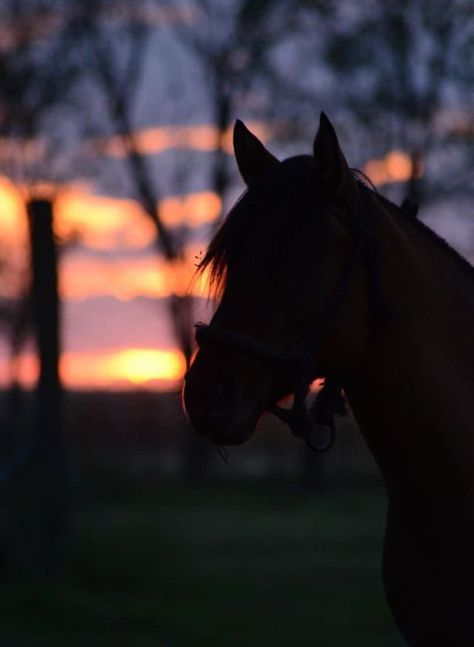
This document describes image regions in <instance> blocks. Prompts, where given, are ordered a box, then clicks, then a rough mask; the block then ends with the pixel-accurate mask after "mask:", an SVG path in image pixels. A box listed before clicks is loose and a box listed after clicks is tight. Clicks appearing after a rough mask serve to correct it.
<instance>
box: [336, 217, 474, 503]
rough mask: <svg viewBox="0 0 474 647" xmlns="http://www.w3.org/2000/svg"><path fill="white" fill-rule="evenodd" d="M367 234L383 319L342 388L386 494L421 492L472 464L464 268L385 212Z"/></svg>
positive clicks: (472, 349)
mask: <svg viewBox="0 0 474 647" xmlns="http://www.w3.org/2000/svg"><path fill="white" fill-rule="evenodd" d="M377 238H378V240H379V243H380V255H381V258H382V263H383V284H384V289H385V294H386V299H387V302H388V304H389V307H390V308H391V310H392V318H391V320H390V321H389V323H387V324H386V326H385V327H384V329H383V330H382V331H381V332H380V333H379V335H378V336H377V338H376V339H375V340H373V342H372V343H371V344H370V346H369V349H368V351H367V354H366V356H365V357H364V360H363V362H361V364H360V366H358V368H357V370H356V371H355V372H354V374H353V375H352V377H351V378H350V379H349V380H348V382H347V384H345V385H344V386H345V390H346V393H347V396H348V399H349V401H350V403H351V405H352V408H353V411H354V414H355V416H356V419H357V420H358V422H359V424H360V426H361V430H362V432H363V433H364V435H365V437H366V439H367V441H368V444H369V446H370V448H371V450H372V452H373V454H374V456H375V458H376V460H377V461H378V463H379V465H380V467H381V470H382V473H383V474H384V477H385V480H386V483H387V488H388V491H389V494H390V492H392V493H395V492H403V491H405V492H407V491H408V490H410V492H412V491H413V487H414V486H415V487H416V488H417V491H418V492H419V493H420V496H421V493H422V492H425V493H433V488H436V487H438V485H437V484H439V483H442V482H443V478H442V475H445V476H446V470H448V471H449V472H450V473H449V477H450V478H451V477H452V475H453V466H455V467H454V469H455V470H457V474H458V477H459V478H458V480H460V481H461V480H462V479H463V478H464V477H465V480H467V481H469V482H470V480H471V476H470V475H471V474H472V470H473V468H474V465H473V463H474V433H472V420H471V418H472V415H471V411H470V403H472V401H473V399H474V386H473V382H474V380H473V376H474V340H473V336H472V330H473V329H474V280H473V279H474V272H473V273H472V276H471V274H470V273H469V272H468V271H467V269H466V268H464V267H463V266H462V263H461V262H460V261H459V259H456V258H455V257H454V255H453V254H450V253H449V252H448V251H447V250H446V249H444V248H443V246H442V245H441V244H439V243H438V242H437V241H436V240H434V239H432V238H431V237H430V236H429V235H427V234H426V232H423V231H422V230H421V229H420V228H418V227H415V226H413V225H411V224H410V223H409V222H404V221H403V220H401V219H400V218H399V217H396V216H395V215H394V214H390V213H389V212H387V211H385V210H383V212H382V213H381V215H380V217H379V218H377ZM455 481H456V479H455ZM455 481H454V482H453V480H452V479H451V481H450V482H451V483H453V487H458V485H459V483H457V484H456V482H455ZM444 486H445V484H444Z"/></svg>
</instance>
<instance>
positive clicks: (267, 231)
mask: <svg viewBox="0 0 474 647" xmlns="http://www.w3.org/2000/svg"><path fill="white" fill-rule="evenodd" d="M302 160H304V169H305V170H306V171H309V173H308V172H303V173H301V170H302V168H303V164H302ZM282 169H283V171H282ZM279 171H280V172H279ZM313 171H314V165H313V162H312V158H311V157H310V156H307V155H301V156H297V157H293V158H290V159H288V160H285V161H284V162H282V163H281V164H280V165H279V166H277V167H276V168H275V169H274V170H272V172H270V173H269V174H268V175H267V176H266V177H265V178H263V181H262V182H260V183H258V184H257V186H256V187H252V189H251V190H249V189H247V190H246V191H244V193H243V194H242V195H241V196H240V198H239V199H238V200H237V202H236V203H235V205H234V206H233V207H232V209H231V210H230V212H229V214H228V215H227V217H226V218H225V220H224V221H223V223H222V224H221V226H220V228H219V230H218V231H217V232H216V234H215V235H214V237H213V238H212V240H211V242H210V243H209V246H208V248H207V250H206V252H205V254H204V257H203V258H202V260H201V261H200V263H199V264H198V266H197V273H198V274H202V273H203V272H204V271H205V270H209V292H210V294H211V295H212V296H214V297H220V296H221V295H222V293H223V290H224V288H225V286H226V284H227V281H228V267H229V263H232V261H233V259H234V258H235V256H236V255H237V254H238V252H239V248H240V242H241V241H242V239H243V237H244V236H245V235H247V234H248V232H249V228H251V226H252V223H251V219H253V220H254V222H255V223H256V227H259V226H260V231H255V232H252V235H253V236H255V237H259V236H260V237H261V236H265V237H266V239H267V240H268V239H269V238H271V237H273V239H274V240H270V241H269V242H270V243H271V245H270V246H273V248H274V249H280V253H275V254H274V255H273V257H272V258H271V259H270V260H271V262H272V263H273V265H272V266H271V267H267V268H265V267H262V266H264V265H265V263H259V264H257V266H256V267H255V271H258V270H260V271H267V272H269V273H273V272H274V271H275V270H276V263H277V262H279V264H280V266H281V264H282V263H281V260H282V259H281V246H282V245H286V247H285V250H284V251H285V253H288V254H291V250H290V247H291V245H290V244H289V242H288V238H291V237H292V236H294V235H295V233H297V232H296V231H295V230H296V227H297V224H298V221H299V217H298V216H300V215H302V216H305V215H307V214H308V212H313V213H314V209H315V207H316V206H317V204H320V210H319V211H320V214H318V215H321V216H322V215H324V214H327V213H330V212H331V208H330V203H329V202H328V200H327V198H326V197H325V196H324V194H323V193H322V192H321V189H320V187H319V184H318V182H317V176H315V175H311V173H312V172H313ZM350 171H351V173H352V175H353V176H354V179H355V180H356V182H357V185H358V188H359V193H360V194H361V195H362V196H363V197H366V198H367V197H368V198H369V200H364V201H363V202H364V205H367V204H372V205H373V207H374V208H375V206H376V204H377V203H379V205H380V206H382V208H384V209H385V210H386V211H388V212H389V213H390V214H391V215H393V216H394V217H395V218H396V219H399V220H401V221H402V222H403V223H406V224H407V226H409V227H412V228H413V229H415V230H417V231H419V232H420V233H421V234H422V235H423V236H424V237H426V238H427V239H429V240H430V241H432V242H433V243H434V244H435V245H437V246H438V247H439V248H440V249H441V250H442V251H443V252H444V253H445V254H447V255H448V256H449V257H451V258H452V259H453V260H454V261H455V262H456V264H457V265H458V266H459V267H460V268H461V269H462V270H463V272H465V273H466V274H467V275H468V276H469V277H470V278H471V279H473V280H474V267H473V266H472V265H471V264H470V263H469V261H467V260H466V259H465V258H464V257H463V256H461V254H459V253H458V252H457V251H456V250H455V249H454V248H453V247H451V245H450V244H449V243H448V242H446V240H445V239H444V238H442V237H441V236H440V235H439V234H437V233H436V232H435V231H433V230H432V229H431V228H430V227H428V226H427V225H425V224H424V223H423V222H422V221H421V220H419V219H418V218H413V217H412V216H411V215H410V214H408V213H406V211H405V210H403V209H402V208H400V207H399V206H397V205H396V204H394V203H393V202H391V201H390V200H389V199H388V198H385V197H384V196H383V195H381V194H380V193H379V192H378V191H377V189H376V187H375V186H374V185H373V183H372V182H371V181H370V179H369V178H368V177H367V176H366V175H365V174H364V173H363V172H362V171H360V170H358V169H350ZM315 177H316V182H315V179H314V178H315ZM275 182H277V184H278V186H279V187H281V188H283V189H284V190H283V191H281V192H278V200H273V202H272V200H271V198H272V196H273V195H274V190H272V185H273V186H274V184H275ZM295 187H297V190H295ZM269 196H270V198H269ZM262 205H264V206H265V208H262ZM252 206H253V207H255V210H259V214H258V216H259V217H258V218H254V215H255V214H254V213H253V211H254V209H252ZM289 213H292V218H288V214H289ZM261 219H263V220H264V222H263V224H262V223H261V222H260V221H261ZM322 220H323V218H320V217H316V218H312V221H314V226H315V228H316V227H317V226H318V221H319V222H320V221H322ZM306 233H307V232H306ZM313 233H315V232H311V236H310V237H308V236H306V235H305V236H301V240H300V242H301V244H302V245H304V244H310V242H311V238H312V235H313ZM308 238H309V240H308ZM278 239H280V240H278ZM278 245H280V248H278ZM293 248H294V249H293V254H294V257H295V258H293V260H295V259H296V261H299V262H300V263H301V262H302V261H304V257H305V255H304V252H303V251H302V250H301V249H300V248H299V247H298V246H297V245H294V246H293ZM313 257H314V254H313ZM287 260H288V258H287ZM290 260H291V259H290ZM296 287H297V285H295V284H293V288H296Z"/></svg>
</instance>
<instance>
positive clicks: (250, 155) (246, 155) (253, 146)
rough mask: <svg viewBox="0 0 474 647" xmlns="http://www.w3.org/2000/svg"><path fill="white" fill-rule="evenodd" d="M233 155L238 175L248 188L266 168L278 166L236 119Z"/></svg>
mask: <svg viewBox="0 0 474 647" xmlns="http://www.w3.org/2000/svg"><path fill="white" fill-rule="evenodd" d="M234 153H235V159H236V160H237V166H238V167H239V171H240V174H241V176H242V178H243V179H244V182H245V183H246V185H247V186H250V185H251V184H253V183H254V182H255V180H256V179H257V178H258V177H259V176H260V175H262V173H264V172H265V171H266V170H267V169H268V168H270V167H272V166H275V164H279V162H278V160H277V158H276V157H275V156H274V155H272V154H271V153H270V152H269V151H267V149H266V148H265V146H264V145H263V144H262V142H261V141H260V140H259V139H257V137H255V135H254V134H252V133H251V132H250V130H249V129H248V128H247V127H246V126H245V125H244V124H243V123H242V122H241V121H240V119H237V121H236V122H235V126H234Z"/></svg>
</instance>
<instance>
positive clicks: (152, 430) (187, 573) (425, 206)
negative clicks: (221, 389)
mask: <svg viewBox="0 0 474 647" xmlns="http://www.w3.org/2000/svg"><path fill="white" fill-rule="evenodd" d="M473 45H474V7H473V5H472V2H471V0H438V1H436V2H434V1H430V0H399V1H398V2H383V1H382V0H357V1H356V0H344V1H342V0H326V1H324V2H320V1H319V0H288V1H283V0H189V1H185V0H177V1H174V2H172V1H168V2H167V1H165V0H134V2H126V1H125V0H0V224H1V227H0V335H1V336H0V388H1V393H0V424H1V434H0V525H1V536H0V599H1V605H0V608H1V611H0V645H1V646H2V647H3V646H9V645H15V646H16V645H26V646H29V645H31V646H33V647H35V646H36V645H48V646H54V645H65V644H67V645H81V646H82V645H88V646H93V645H109V644H110V645H112V644H113V645H124V646H126V645H127V646H128V645H160V646H161V645H163V646H165V645H166V646H169V647H174V646H193V645H201V644H202V645H204V644H205V645H209V646H221V645H222V646H226V645H232V646H241V645H282V646H286V645H294V644H298V645H315V644H318V645H324V646H327V647H332V646H337V645H346V646H347V645H353V644H354V645H355V644H362V643H363V644H364V645H367V646H371V645H374V646H375V645H376V646H378V647H379V646H380V645H384V647H385V646H386V647H390V646H397V645H401V644H402V643H401V640H400V638H399V637H398V634H397V631H396V628H395V626H394V624H393V621H392V620H391V618H390V614H389V612H388V609H387V607H386V604H385V601H384V598H383V591H382V585H381V583H380V576H379V561H380V553H381V541H382V534H383V524H384V492H383V487H382V483H381V479H380V476H379V474H378V471H377V468H376V466H375V465H374V463H373V461H372V459H371V457H370V455H369V454H368V451H367V448H366V446H365V444H364V441H363V439H362V438H361V436H360V434H359V432H358V430H357V427H356V425H355V423H354V421H353V420H352V419H351V418H347V419H344V420H341V422H340V424H339V428H338V434H337V440H336V443H335V446H334V447H333V448H332V449H331V451H330V452H329V453H328V454H327V455H326V454H325V455H321V456H316V455H313V454H309V453H308V451H307V450H306V449H305V448H303V447H301V446H300V445H299V444H298V443H297V442H296V441H295V440H294V439H292V438H290V437H289V434H288V432H287V430H286V429H284V428H283V427H281V426H280V425H279V424H278V423H276V422H275V421H273V420H270V419H268V420H264V421H263V422H262V424H261V426H260V428H259V430H258V433H257V435H256V437H255V439H254V440H252V441H251V442H249V443H248V445H246V446H245V447H240V448H235V449H232V451H231V452H230V453H229V457H228V461H227V463H225V462H224V461H223V460H222V457H221V456H220V455H219V454H218V453H217V452H216V451H215V450H214V448H212V447H211V448H210V447H208V446H207V445H206V444H205V443H203V442H201V441H200V440H199V439H197V438H195V436H194V435H193V433H192V431H191V430H190V428H189V426H188V423H187V422H186V420H185V418H184V415H183V413H182V411H181V404H180V394H179V390H180V384H181V380H182V377H183V374H184V371H185V369H186V365H187V363H188V362H189V360H190V358H191V356H192V353H193V322H195V321H198V320H206V319H207V318H208V317H209V316H210V314H211V312H212V303H209V301H208V300H207V296H206V292H205V286H204V285H203V281H196V280H195V281H193V272H194V269H195V265H196V263H197V262H198V261H199V258H200V254H201V253H202V250H203V249H205V247H206V244H207V242H208V241H209V239H210V237H211V236H212V233H213V232H214V231H215V229H216V227H217V226H218V224H219V222H220V220H221V218H222V217H223V214H225V213H226V211H227V210H228V208H229V206H230V205H231V204H232V203H233V201H234V200H235V199H236V198H237V197H238V195H239V194H240V193H241V192H242V190H243V183H242V181H241V179H240V178H239V177H238V174H237V169H236V164H235V162H234V160H233V157H232V149H231V132H232V127H233V123H234V120H235V119H236V118H240V119H243V120H244V121H245V122H246V123H247V125H248V126H249V127H250V128H251V129H252V130H253V132H254V133H255V134H257V135H258V136H259V137H260V138H261V139H262V141H263V142H264V143H265V144H266V145H267V146H269V147H270V148H271V150H272V152H274V153H275V154H277V155H279V156H280V157H286V156H290V155H292V154H299V153H304V152H310V151H311V145H312V141H313V137H314V134H315V131H316V127H317V122H318V115H319V112H320V110H324V111H325V112H326V113H327V114H328V115H329V116H330V118H331V119H332V121H333V122H334V124H335V126H336V129H337V131H338V134H339V137H340V141H341V145H342V147H343V149H344V151H345V153H346V156H347V158H348V160H349V163H350V165H351V166H353V167H357V168H360V169H361V170H363V171H364V172H365V173H366V174H367V175H368V176H369V178H370V179H371V180H372V182H373V183H374V184H375V185H376V186H377V187H378V189H379V190H380V191H381V192H382V193H384V194H385V195H387V196H388V197H390V198H391V199H392V200H394V201H396V202H401V201H402V200H403V199H404V198H407V197H408V198H410V199H411V200H413V201H415V202H419V203H420V205H421V206H420V213H419V217H420V218H421V219H423V220H424V221H425V222H426V223H427V224H428V225H429V226H431V227H432V228H433V229H434V230H435V231H437V232H438V233H439V234H441V236H443V237H444V238H446V239H447V240H448V241H449V242H450V243H451V244H452V245H453V246H454V247H455V248H456V249H457V250H458V251H459V252H460V253H461V254H462V255H464V256H465V257H466V258H467V259H469V260H471V262H472V261H473V260H474V207H473V194H474V178H473V157H474V152H473V151H474V148H473V138H474V117H473V115H474V111H473V108H474V93H473V80H474V56H473ZM433 280H436V277H433Z"/></svg>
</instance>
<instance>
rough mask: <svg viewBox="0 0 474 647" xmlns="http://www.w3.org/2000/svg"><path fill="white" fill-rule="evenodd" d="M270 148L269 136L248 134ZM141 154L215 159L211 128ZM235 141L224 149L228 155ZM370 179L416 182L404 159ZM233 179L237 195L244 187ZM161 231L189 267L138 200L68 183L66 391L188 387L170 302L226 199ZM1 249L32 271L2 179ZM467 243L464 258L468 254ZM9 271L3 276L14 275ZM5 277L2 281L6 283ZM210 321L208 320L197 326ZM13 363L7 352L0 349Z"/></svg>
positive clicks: (178, 200)
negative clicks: (167, 259)
mask: <svg viewBox="0 0 474 647" xmlns="http://www.w3.org/2000/svg"><path fill="white" fill-rule="evenodd" d="M251 126H252V127H253V129H254V131H256V132H257V134H258V135H259V136H260V137H262V138H263V139H264V140H266V139H267V138H268V135H267V130H266V129H265V128H264V127H262V126H261V125H259V124H252V125H251ZM138 141H139V143H140V148H141V150H142V152H144V153H146V154H147V155H158V154H161V153H163V152H165V151H167V150H168V149H176V148H178V149H189V150H191V149H194V150H198V151H208V150H212V146H213V142H214V141H215V133H214V132H213V131H212V128H211V127H210V126H207V125H198V126H195V127H190V126H187V127H170V128H148V129H146V130H144V131H143V132H140V133H138ZM229 141H230V140H229V138H226V141H225V143H224V147H225V150H226V152H228V153H230V152H231V150H230V143H229ZM101 146H102V147H103V151H104V152H105V155H107V156H109V157H118V158H120V157H121V156H122V151H121V148H120V146H119V143H118V141H117V140H115V139H113V138H112V139H110V140H109V141H107V142H102V144H101ZM364 170H365V171H366V172H367V174H368V175H369V176H370V177H371V179H372V180H373V181H374V183H375V184H378V185H380V184H384V185H387V184H390V183H392V182H400V181H404V180H406V179H407V177H409V173H410V161H409V159H408V157H407V156H406V155H405V154H404V153H403V152H401V151H391V152H390V153H388V154H387V155H386V156H385V157H384V158H382V159H373V160H369V161H368V162H367V164H366V165H365V167H364ZM238 182H239V181H238V180H237V179H236V188H235V193H236V194H237V193H238V192H239V191H240V190H241V189H242V188H243V186H242V184H240V185H239V184H238ZM160 209H161V214H162V217H163V220H164V222H165V223H166V224H167V225H168V226H169V227H171V228H175V227H181V226H183V225H185V226H186V227H187V228H188V230H189V231H191V235H190V237H189V245H188V252H187V260H186V261H185V262H182V263H180V264H176V265H175V267H174V268H172V269H171V270H170V268H169V267H167V266H166V264H165V263H164V261H163V259H162V258H160V257H159V256H158V255H157V254H156V251H155V246H154V227H153V225H152V224H151V222H150V221H149V219H148V218H147V216H146V215H145V214H144V213H143V211H142V209H141V207H140V205H139V204H138V203H137V202H135V201H134V200H132V199H126V198H118V197H116V196H111V195H106V194H103V193H100V194H99V193H98V192H97V191H95V189H94V186H93V185H92V184H91V183H82V184H74V183H72V184H70V185H67V186H64V187H62V188H61V189H60V191H59V192H58V195H57V200H56V211H55V220H56V233H57V236H58V239H59V240H62V241H66V240H68V239H70V238H71V237H74V236H76V235H77V236H78V239H77V241H76V242H75V243H73V244H70V245H68V246H67V247H66V248H65V249H64V250H63V251H62V253H61V261H60V263H61V265H60V267H61V282H60V291H61V296H62V299H63V313H62V319H63V324H64V327H63V351H64V352H63V357H62V363H61V371H62V375H63V378H64V382H65V385H66V386H67V387H69V388H74V389H93V388H105V389H126V388H137V387H139V388H147V389H163V388H170V387H175V386H176V385H177V384H178V383H179V380H180V379H181V378H182V375H183V371H184V361H183V358H182V357H181V355H180V354H179V352H178V351H177V350H176V348H175V343H174V339H173V333H172V329H171V325H170V322H169V320H168V316H167V313H166V305H165V299H166V297H167V296H168V295H169V294H170V293H171V292H175V293H179V294H185V293H187V292H188V291H191V292H192V293H193V294H195V295H196V296H199V295H202V294H203V286H202V285H200V284H196V283H193V282H192V276H193V272H194V266H195V262H196V260H195V257H196V256H197V255H198V254H199V251H200V250H202V249H203V247H204V246H205V244H206V241H207V240H208V238H209V231H210V225H211V224H212V223H213V222H214V221H215V220H216V219H217V218H218V216H219V214H220V212H221V202H220V199H219V198H218V197H217V196H216V195H215V194H213V193H212V192H210V191H208V190H201V191H196V192H194V193H189V194H188V195H181V196H168V197H166V198H164V199H163V200H162V202H161V205H160ZM432 219H433V223H434V225H435V228H436V227H437V228H438V230H441V231H440V233H443V234H444V235H446V236H447V237H448V238H450V239H451V240H452V242H453V243H454V244H455V245H456V243H459V244H458V245H457V246H458V248H461V249H460V251H462V252H464V253H465V254H467V255H469V253H470V251H469V249H468V248H466V246H465V242H466V241H465V235H459V234H458V240H456V233H455V232H457V231H459V229H455V228H454V229H453V227H452V223H451V225H450V228H449V230H448V231H443V219H442V216H439V217H438V219H437V216H436V213H434V212H433V214H432ZM0 222H1V225H2V232H3V236H2V243H3V246H4V247H5V249H7V250H8V258H9V259H10V261H11V262H12V263H14V265H15V269H18V267H22V266H23V267H24V265H25V263H26V255H25V250H26V244H25V241H26V218H25V214H24V210H23V203H22V200H21V198H20V195H19V192H18V188H16V187H14V186H13V185H12V184H11V183H10V182H9V180H8V179H6V178H0ZM463 244H464V249H463ZM10 269H11V268H10ZM8 271H9V270H8V268H7V270H6V272H7V274H8ZM7 274H4V276H7ZM15 277H16V278H18V272H16V273H12V280H11V281H9V280H3V281H1V285H0V290H2V291H3V293H4V295H5V296H9V291H10V292H12V291H14V289H15V286H14V279H15ZM205 316H207V315H206V313H205V312H204V313H202V314H200V315H199V316H197V318H203V317H205ZM2 353H3V359H4V360H6V357H7V355H6V353H7V348H6V347H5V346H3V347H2ZM36 372H37V369H36V361H35V357H34V353H33V352H32V349H31V348H30V349H29V350H27V351H26V352H25V353H24V356H23V358H22V362H21V374H22V377H23V381H24V382H25V384H28V385H32V384H33V382H34V379H35V375H36ZM7 380H8V363H7V362H6V361H3V362H1V363H0V383H2V384H5V383H6V382H7Z"/></svg>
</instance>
